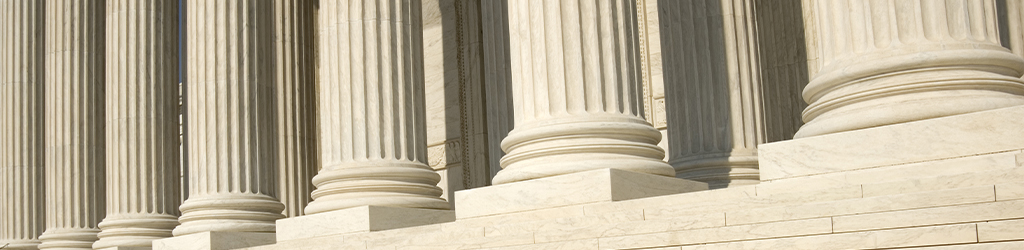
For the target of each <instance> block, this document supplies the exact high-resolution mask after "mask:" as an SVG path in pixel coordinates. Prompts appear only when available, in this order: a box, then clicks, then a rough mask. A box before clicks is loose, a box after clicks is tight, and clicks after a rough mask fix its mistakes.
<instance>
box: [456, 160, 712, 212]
mask: <svg viewBox="0 0 1024 250" xmlns="http://www.w3.org/2000/svg"><path fill="white" fill-rule="evenodd" d="M707 188H708V185H707V183H703V182H697V181H691V180H684V179H678V178H674V177H665V176H659V175H651V174H643V173H636V172H631V171H626V170H619V169H598V170H591V171H585V172H580V173H573V174H566V175H559V176H553V177H547V178H541V179H534V180H528V181H521V182H515V183H508V184H503V185H496V186H490V187H483V188H476V189H470V190H463V191H458V192H455V213H456V217H458V218H459V219H465V218H473V217H481V216H488V215H498V214H507V213H515V212H523V211H530V210H537V209H544V208H553V207H561V206H570V205H580V204H588V203H596V202H610V201H622V200H630V199H637V198H646V197H653V196H662V195H669V194H678V193H686V192H693V191H702V190H707Z"/></svg>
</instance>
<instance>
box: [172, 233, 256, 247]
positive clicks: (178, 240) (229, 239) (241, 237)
mask: <svg viewBox="0 0 1024 250" xmlns="http://www.w3.org/2000/svg"><path fill="white" fill-rule="evenodd" d="M269 244H274V233H252V232H201V233H194V234H189V235H185V236H177V237H173V238H167V239H162V240H156V241H153V250H229V249H238V248H245V247H253V246H259V245H269Z"/></svg>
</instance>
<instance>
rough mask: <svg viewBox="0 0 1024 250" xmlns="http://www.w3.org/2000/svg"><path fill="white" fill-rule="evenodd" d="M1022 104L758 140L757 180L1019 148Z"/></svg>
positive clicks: (1022, 131) (1022, 133)
mask: <svg viewBox="0 0 1024 250" xmlns="http://www.w3.org/2000/svg"><path fill="white" fill-rule="evenodd" d="M1020 117H1024V106H1017V107H1009V108H1002V109H996V110H989V111H983V112H976V113H969V114H963V115H956V116H949V117H942V118H936V119H928V120H921V121H915V122H908V123H901V124H895V125H889V126H881V127H875V128H868V129H862V130H854V131H848V132H842V133H835V134H827V135H821V136H812V137H806V138H800V139H795V140H790V141H782V142H776V143H768V144H763V145H760V146H758V148H759V151H758V157H759V166H760V170H761V180H775V179H782V178H792V177H798V176H807V175H815V174H824V173H831V172H840V171H849V170H855V169H864V168H872V167H881V166H890V165H897V164H905V163H912V162H923V161H934V160H940V159H952V158H958V157H966V156H972V155H979V154H990V153H997V152H1007V151H1019V150H1021V149H1024V140H1021V139H1020V138H1024V119H1020Z"/></svg>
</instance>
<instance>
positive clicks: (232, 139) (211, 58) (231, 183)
mask: <svg viewBox="0 0 1024 250" xmlns="http://www.w3.org/2000/svg"><path fill="white" fill-rule="evenodd" d="M272 4H273V2H271V1H254V0H224V1H206V0H189V1H188V9H187V12H188V19H189V20H188V24H189V25H188V26H187V29H188V61H189V63H188V67H189V70H188V80H187V84H188V88H187V91H188V100H189V104H188V107H187V109H188V117H189V123H188V124H187V126H188V135H187V136H188V142H189V144H188V147H189V148H188V150H189V153H188V157H189V164H188V167H189V170H188V173H189V176H188V178H189V189H188V190H189V195H188V199H187V200H185V202H184V203H182V205H181V207H180V209H181V212H182V215H181V217H180V219H179V221H180V222H181V225H180V226H178V227H177V228H175V229H174V235H175V236H182V235H189V234H194V233H200V232H209V231H225V232H274V230H275V227H274V221H275V220H277V219H280V218H283V217H284V216H283V215H282V214H281V211H282V210H283V209H284V205H282V204H281V202H280V201H278V199H277V194H276V193H277V184H276V183H277V180H276V177H275V176H274V175H275V174H276V172H277V165H278V161H277V158H276V152H277V151H276V150H277V145H276V142H277V137H276V135H275V133H274V132H273V131H276V130H277V122H276V120H275V119H274V108H275V104H274V58H273V52H274V51H273V41H272V39H273V37H272V36H273V23H272V22H271V21H272V20H273V19H272V18H273V15H274V13H273V5H272Z"/></svg>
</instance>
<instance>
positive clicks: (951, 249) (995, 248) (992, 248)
mask: <svg viewBox="0 0 1024 250" xmlns="http://www.w3.org/2000/svg"><path fill="white" fill-rule="evenodd" d="M1021 248H1024V241H1009V242H997V243H980V244H969V245H954V246H937V247H919V248H908V249H914V250H1017V249H1021Z"/></svg>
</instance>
